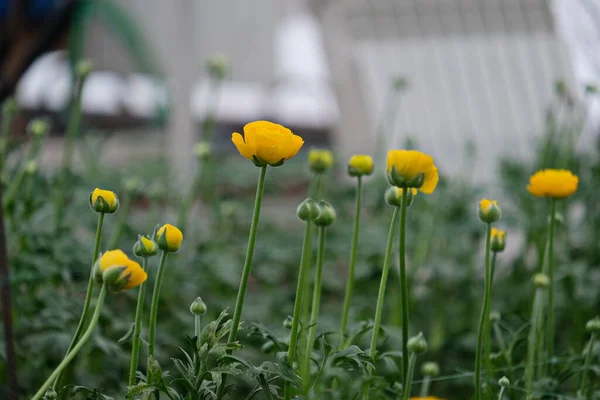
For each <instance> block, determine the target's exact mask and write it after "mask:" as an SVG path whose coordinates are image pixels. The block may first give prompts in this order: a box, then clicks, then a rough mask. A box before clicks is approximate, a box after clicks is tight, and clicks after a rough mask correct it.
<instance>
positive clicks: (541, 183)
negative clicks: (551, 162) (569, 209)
mask: <svg viewBox="0 0 600 400" xmlns="http://www.w3.org/2000/svg"><path fill="white" fill-rule="evenodd" d="M578 185H579V178H578V177H577V175H574V174H573V173H572V172H571V171H569V170H566V169H544V170H541V171H538V172H536V173H535V174H533V175H532V176H531V177H530V178H529V185H527V191H528V192H529V193H531V194H532V195H534V196H537V197H553V198H555V199H562V198H565V197H569V196H571V195H572V194H573V193H575V192H576V191H577V186H578Z"/></svg>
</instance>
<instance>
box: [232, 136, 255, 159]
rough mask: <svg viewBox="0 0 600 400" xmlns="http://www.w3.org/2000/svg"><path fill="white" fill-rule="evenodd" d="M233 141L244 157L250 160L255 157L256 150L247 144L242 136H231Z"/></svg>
mask: <svg viewBox="0 0 600 400" xmlns="http://www.w3.org/2000/svg"><path fill="white" fill-rule="evenodd" d="M231 141H232V142H233V144H234V145H235V147H236V148H237V150H238V151H239V152H240V154H241V155H242V156H244V157H245V158H247V159H248V160H252V156H253V155H254V149H253V148H252V147H251V146H250V145H248V144H246V142H245V141H244V138H243V137H242V135H240V134H239V133H237V132H234V133H233V135H231Z"/></svg>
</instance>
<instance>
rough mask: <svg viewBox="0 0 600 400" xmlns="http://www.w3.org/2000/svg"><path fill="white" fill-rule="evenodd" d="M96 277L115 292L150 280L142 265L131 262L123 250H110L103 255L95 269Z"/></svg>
mask: <svg viewBox="0 0 600 400" xmlns="http://www.w3.org/2000/svg"><path fill="white" fill-rule="evenodd" d="M94 276H95V278H96V280H97V281H99V282H104V283H106V284H108V285H109V287H110V289H111V290H114V291H120V290H126V289H131V288H134V287H136V286H139V285H141V284H142V283H143V282H145V281H146V279H147V278H148V274H146V272H145V271H144V269H143V268H142V267H141V266H140V264H138V263H137V262H135V261H133V260H130V259H129V257H127V255H126V254H125V253H124V252H123V251H122V250H109V251H107V252H105V253H104V254H102V256H101V257H100V259H98V261H97V262H96V266H95V267H94Z"/></svg>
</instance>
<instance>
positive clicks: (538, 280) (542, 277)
mask: <svg viewBox="0 0 600 400" xmlns="http://www.w3.org/2000/svg"><path fill="white" fill-rule="evenodd" d="M533 285H534V286H535V287H536V288H540V289H546V288H548V286H549V285H550V279H549V278H548V275H546V274H535V275H534V276H533Z"/></svg>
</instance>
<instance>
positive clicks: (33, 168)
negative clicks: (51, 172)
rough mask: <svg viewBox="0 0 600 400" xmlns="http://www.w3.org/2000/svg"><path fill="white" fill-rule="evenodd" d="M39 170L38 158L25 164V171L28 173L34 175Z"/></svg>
mask: <svg viewBox="0 0 600 400" xmlns="http://www.w3.org/2000/svg"><path fill="white" fill-rule="evenodd" d="M37 170H38V162H37V161H36V160H29V161H27V163H26V164H25V173H26V174H27V175H33V174H35V173H36V172H37Z"/></svg>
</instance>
